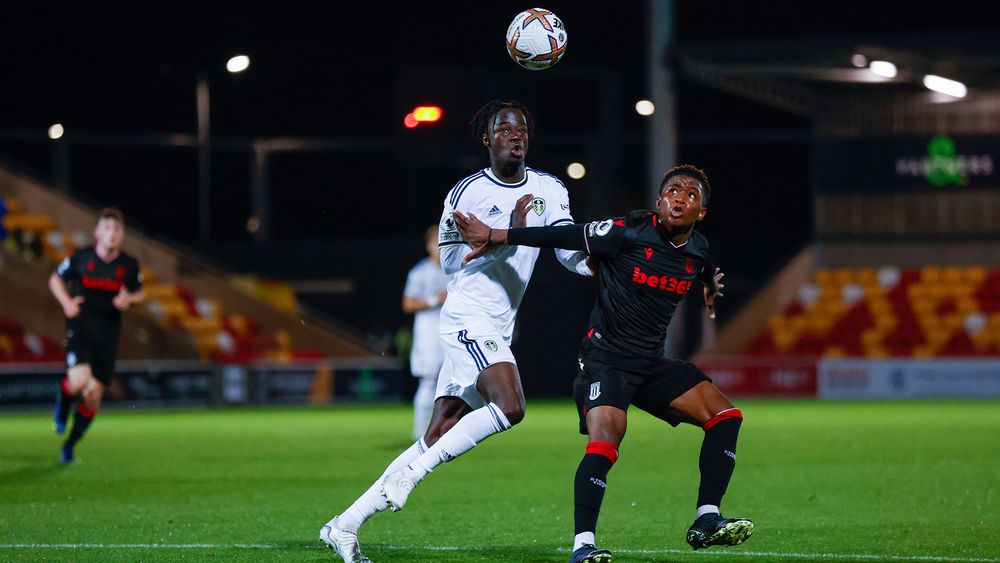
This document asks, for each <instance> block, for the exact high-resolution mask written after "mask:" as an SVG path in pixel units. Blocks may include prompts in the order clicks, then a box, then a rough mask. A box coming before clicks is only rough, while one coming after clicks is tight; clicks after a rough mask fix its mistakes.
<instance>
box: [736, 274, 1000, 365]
mask: <svg viewBox="0 0 1000 563" xmlns="http://www.w3.org/2000/svg"><path fill="white" fill-rule="evenodd" d="M998 311H1000V269H991V270H988V269H986V268H984V267H982V266H971V267H956V266H949V267H943V268H942V267H938V266H925V267H923V268H919V269H918V268H902V269H901V268H897V267H883V268H879V269H877V270H876V269H874V268H856V269H852V268H837V269H827V268H821V269H819V270H817V271H816V273H815V275H814V276H813V278H812V280H811V281H809V282H807V283H805V284H802V285H801V286H800V287H799V288H798V291H797V297H796V299H795V300H793V301H792V302H791V303H789V304H788V305H787V306H786V307H785V308H784V310H782V311H781V312H780V313H778V314H775V315H773V316H772V317H771V318H770V320H769V321H768V326H767V327H766V328H764V329H763V330H761V331H759V332H758V333H757V335H756V336H755V337H754V338H753V339H752V340H751V341H750V342H749V343H747V345H746V346H745V347H744V352H745V353H747V354H753V355H774V354H777V355H817V356H825V357H845V356H847V357H868V358H886V357H915V358H930V357H939V356H975V355H990V354H997V353H998V352H1000V314H998Z"/></svg>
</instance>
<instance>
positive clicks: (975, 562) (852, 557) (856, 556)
mask: <svg viewBox="0 0 1000 563" xmlns="http://www.w3.org/2000/svg"><path fill="white" fill-rule="evenodd" d="M317 547H319V546H318V545H317ZM369 547H370V549H372V550H378V549H384V550H389V551H421V550H422V551H464V550H470V551H477V549H476V548H475V547H473V546H465V547H459V546H431V545H422V546H416V545H378V544H371V545H370V546H369ZM512 547H513V546H512ZM287 548H288V547H287V546H282V545H275V544H266V543H260V544H256V543H234V544H222V543H7V544H0V549H259V550H264V549H287ZM555 551H565V552H568V551H569V550H568V549H566V548H558V549H556V550H555ZM614 551H615V552H616V553H630V554H636V555H668V554H669V555H690V556H693V557H701V556H712V557H715V556H719V555H726V556H730V557H778V558H786V559H826V560H830V559H839V560H847V561H857V560H880V561H960V562H969V563H979V562H984V563H985V562H1000V559H998V558H988V557H946V556H938V555H878V554H872V553H788V552H779V551H742V550H740V551H722V550H720V551H699V552H693V551H687V550H683V549H616V550H614Z"/></svg>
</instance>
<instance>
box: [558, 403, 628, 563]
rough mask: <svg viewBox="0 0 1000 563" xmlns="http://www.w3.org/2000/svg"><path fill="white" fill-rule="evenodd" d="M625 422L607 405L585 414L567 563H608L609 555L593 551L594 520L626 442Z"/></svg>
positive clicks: (621, 414)
mask: <svg viewBox="0 0 1000 563" xmlns="http://www.w3.org/2000/svg"><path fill="white" fill-rule="evenodd" d="M627 427H628V418H627V416H626V413H625V411H624V410H622V409H620V408H618V407H615V406H610V405H602V406H597V407H594V408H592V409H590V410H589V411H587V432H588V438H589V440H588V442H587V448H586V452H585V454H584V456H583V459H581V460H580V464H579V466H577V469H576V478H575V480H574V483H573V505H574V508H573V521H574V534H575V535H574V537H573V554H572V555H571V556H570V559H569V560H570V563H607V562H609V561H611V560H612V555H611V552H610V551H608V550H606V549H598V548H597V547H596V545H597V540H596V537H595V533H596V530H597V518H598V515H599V514H600V511H601V504H602V503H603V502H604V492H605V489H606V488H607V479H608V472H610V471H611V467H612V466H613V465H614V464H615V461H617V460H618V447H619V446H620V445H621V443H622V440H623V439H624V438H625V430H626V428H627Z"/></svg>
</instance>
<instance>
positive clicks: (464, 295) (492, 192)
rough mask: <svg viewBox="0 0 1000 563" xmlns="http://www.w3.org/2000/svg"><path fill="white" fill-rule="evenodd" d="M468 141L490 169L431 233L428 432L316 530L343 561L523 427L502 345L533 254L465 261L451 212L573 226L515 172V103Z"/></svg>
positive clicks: (570, 258)
mask: <svg viewBox="0 0 1000 563" xmlns="http://www.w3.org/2000/svg"><path fill="white" fill-rule="evenodd" d="M472 133H473V139H474V140H475V142H476V144H477V145H479V146H481V147H483V148H484V149H485V150H486V151H487V153H488V154H489V161H490V165H489V167H488V168H484V169H482V170H479V171H477V172H475V173H474V174H472V175H470V176H467V177H466V178H464V179H462V180H461V181H459V182H458V184H456V185H455V187H454V188H452V189H451V191H449V192H448V195H447V196H446V197H445V200H444V211H443V213H442V215H441V222H440V223H439V225H438V226H439V229H440V234H439V247H440V248H441V263H442V265H443V268H444V271H445V273H448V274H452V278H451V281H450V282H449V283H448V299H447V300H446V301H445V303H444V307H443V308H442V310H441V321H440V322H441V326H440V329H439V330H440V333H441V339H442V344H443V347H444V356H445V359H444V365H443V367H442V368H441V373H440V375H439V376H438V382H437V399H436V401H435V403H434V412H433V414H432V416H431V422H430V426H429V427H428V429H427V432H426V433H425V434H424V437H423V438H422V439H421V440H418V441H417V442H416V443H415V444H413V445H412V446H410V448H409V449H407V450H406V451H405V452H403V453H402V454H400V455H399V456H398V457H397V458H396V459H395V460H394V461H393V462H392V463H390V464H389V466H388V467H387V468H386V469H385V472H384V473H383V474H382V477H379V478H378V479H377V480H376V481H375V482H374V483H373V484H372V485H371V487H370V488H369V489H368V490H367V491H366V492H365V493H364V494H362V495H361V497H359V498H358V499H357V500H356V501H355V502H354V504H352V505H351V506H350V507H349V508H347V510H345V511H344V512H342V513H341V514H339V515H338V516H336V517H335V518H333V519H332V520H330V521H329V522H328V523H327V524H326V525H325V526H323V528H322V530H320V539H321V540H322V541H323V542H324V543H326V544H327V545H329V546H330V547H331V548H333V549H336V550H337V551H338V553H340V555H341V557H343V559H344V561H345V562H351V563H358V562H364V561H369V560H368V558H367V557H365V556H364V555H362V554H361V550H360V548H359V546H358V537H357V532H358V529H359V528H360V527H361V525H362V524H364V523H365V522H366V521H367V520H368V519H369V518H371V517H372V516H373V515H374V514H375V513H376V512H380V511H382V510H385V509H386V508H391V509H392V510H393V511H395V510H399V509H401V508H403V506H404V505H405V504H406V500H407V498H408V497H409V494H410V492H411V491H412V490H413V488H414V487H415V486H416V485H417V484H418V483H420V481H421V480H423V478H424V477H426V476H427V474H429V473H430V472H431V471H433V470H434V469H435V468H436V467H437V466H438V465H439V464H440V463H441V462H444V461H451V460H452V459H455V458H456V457H458V456H460V455H462V454H463V453H465V452H467V451H469V450H470V449H472V448H473V447H475V446H476V445H477V444H479V443H480V442H482V441H483V440H485V439H486V438H488V437H490V436H492V435H493V434H496V433H498V432H503V431H504V430H507V429H509V428H510V427H511V426H513V425H515V424H517V423H518V422H520V421H521V419H522V418H524V409H525V405H524V392H523V390H522V389H521V379H520V374H519V373H518V370H517V363H516V361H515V359H514V355H513V354H512V353H511V350H510V340H511V335H512V334H513V331H514V320H515V316H516V315H517V309H518V306H519V305H520V304H521V298H522V297H523V296H524V290H525V289H526V287H527V285H528V280H529V279H530V278H531V273H532V270H533V269H534V266H535V259H536V258H537V257H538V254H539V250H538V249H536V248H528V247H504V248H497V249H496V250H495V251H490V252H485V253H480V254H481V255H480V256H479V257H478V258H477V259H476V260H472V261H468V262H467V261H465V260H464V258H465V257H466V255H467V254H468V253H469V252H470V250H471V249H470V248H469V246H468V245H466V243H465V242H464V241H463V240H462V238H461V236H460V235H459V232H458V228H457V227H456V225H455V221H454V220H453V219H452V213H453V212H455V211H461V212H473V213H476V214H477V215H480V216H482V217H483V218H484V220H485V221H486V222H487V223H488V224H489V225H490V226H492V227H496V228H504V229H506V228H508V227H511V226H514V227H522V226H526V225H527V226H546V225H563V224H572V223H573V217H572V215H570V209H569V196H568V194H567V192H566V188H565V186H563V183H562V182H561V181H559V179H557V178H556V177H555V176H552V175H550V174H546V173H544V172H539V171H537V170H533V169H531V168H528V167H526V166H525V164H524V160H525V157H526V156H527V153H528V143H529V140H530V139H531V138H532V136H533V133H534V122H533V120H532V117H531V114H530V113H529V112H528V110H527V108H525V107H524V106H523V105H522V104H520V103H519V102H515V101H510V102H501V101H491V102H489V103H487V104H486V105H485V106H483V107H482V108H481V109H480V110H479V111H478V112H477V113H476V115H475V116H474V117H473V119H472ZM516 209H519V210H520V212H518V213H515V212H514V211H515V210H516ZM528 209H530V211H528ZM556 257H557V258H558V260H559V261H560V262H561V263H562V264H563V265H564V266H565V267H566V268H568V269H569V270H570V271H573V272H575V273H578V274H581V275H587V276H589V275H591V272H590V269H589V267H588V266H587V263H586V259H585V255H584V253H582V252H571V251H566V250H556ZM466 262H467V263H466Z"/></svg>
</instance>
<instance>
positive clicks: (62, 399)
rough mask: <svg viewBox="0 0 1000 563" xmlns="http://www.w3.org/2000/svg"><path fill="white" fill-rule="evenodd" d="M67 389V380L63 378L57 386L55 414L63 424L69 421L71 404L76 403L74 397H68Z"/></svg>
mask: <svg viewBox="0 0 1000 563" xmlns="http://www.w3.org/2000/svg"><path fill="white" fill-rule="evenodd" d="M68 389H69V380H68V379H65V378H64V379H63V380H62V383H60V384H59V412H57V413H56V416H58V417H59V420H60V421H62V422H63V423H65V422H66V421H67V420H69V409H71V408H73V403H74V402H76V395H70V394H69V392H68Z"/></svg>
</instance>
